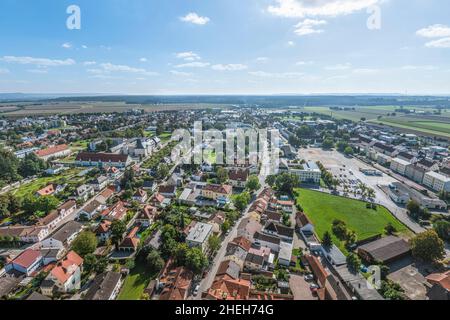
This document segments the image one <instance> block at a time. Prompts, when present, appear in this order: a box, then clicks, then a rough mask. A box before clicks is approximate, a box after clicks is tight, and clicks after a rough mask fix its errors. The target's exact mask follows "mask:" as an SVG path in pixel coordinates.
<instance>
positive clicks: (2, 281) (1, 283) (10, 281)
mask: <svg viewBox="0 0 450 320" xmlns="http://www.w3.org/2000/svg"><path fill="white" fill-rule="evenodd" d="M20 280H21V279H20V278H14V277H3V278H0V299H1V298H3V297H5V296H7V295H8V294H10V293H11V292H12V291H13V290H14V289H15V288H16V287H17V285H18V284H19V282H20Z"/></svg>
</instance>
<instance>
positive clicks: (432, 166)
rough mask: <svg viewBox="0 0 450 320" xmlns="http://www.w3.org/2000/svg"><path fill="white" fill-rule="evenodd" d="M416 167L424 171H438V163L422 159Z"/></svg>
mask: <svg viewBox="0 0 450 320" xmlns="http://www.w3.org/2000/svg"><path fill="white" fill-rule="evenodd" d="M416 165H417V166H418V167H420V168H422V169H424V170H425V171H427V172H429V171H437V170H439V163H437V162H434V161H430V160H428V159H422V160H420V161H418V162H417V163H416Z"/></svg>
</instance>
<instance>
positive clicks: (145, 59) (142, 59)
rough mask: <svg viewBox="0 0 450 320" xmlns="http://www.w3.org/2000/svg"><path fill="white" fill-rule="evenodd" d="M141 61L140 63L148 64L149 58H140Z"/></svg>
mask: <svg viewBox="0 0 450 320" xmlns="http://www.w3.org/2000/svg"><path fill="white" fill-rule="evenodd" d="M139 61H140V62H147V61H148V60H147V58H140V59H139Z"/></svg>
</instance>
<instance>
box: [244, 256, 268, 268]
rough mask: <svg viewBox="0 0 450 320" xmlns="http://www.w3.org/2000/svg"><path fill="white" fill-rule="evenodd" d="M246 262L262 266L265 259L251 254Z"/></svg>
mask: <svg viewBox="0 0 450 320" xmlns="http://www.w3.org/2000/svg"><path fill="white" fill-rule="evenodd" d="M245 261H246V262H250V263H253V264H257V265H261V266H262V265H263V264H264V257H263V256H260V255H257V254H254V253H249V254H247V257H246V258H245Z"/></svg>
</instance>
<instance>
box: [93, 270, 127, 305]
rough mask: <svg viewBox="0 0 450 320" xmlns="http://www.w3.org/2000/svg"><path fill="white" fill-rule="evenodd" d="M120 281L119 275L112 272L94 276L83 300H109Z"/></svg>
mask: <svg viewBox="0 0 450 320" xmlns="http://www.w3.org/2000/svg"><path fill="white" fill-rule="evenodd" d="M120 279H121V275H120V273H117V272H112V271H109V272H106V273H102V274H100V275H98V276H96V277H95V279H94V283H93V284H92V285H91V287H90V288H89V290H88V292H87V293H86V296H85V297H84V300H109V298H110V297H111V295H112V293H113V292H114V289H115V288H116V286H117V283H118V282H119V281H120Z"/></svg>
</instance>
